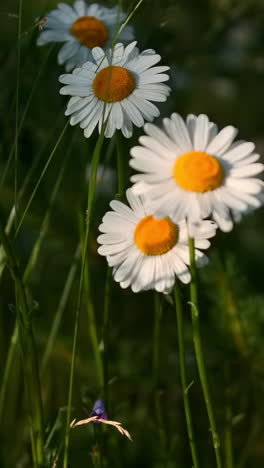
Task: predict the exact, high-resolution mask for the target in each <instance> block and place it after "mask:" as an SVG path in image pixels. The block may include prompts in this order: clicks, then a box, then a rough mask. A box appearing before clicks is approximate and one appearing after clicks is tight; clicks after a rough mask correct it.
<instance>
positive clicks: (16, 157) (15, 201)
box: [14, 0, 23, 222]
mask: <svg viewBox="0 0 264 468" xmlns="http://www.w3.org/2000/svg"><path fill="white" fill-rule="evenodd" d="M22 4H23V2H22V0H19V10H18V26H17V77H16V126H15V145H14V151H15V173H14V185H15V187H14V192H15V193H14V206H15V222H17V212H18V202H17V185H18V180H17V179H18V174H17V173H18V133H19V127H18V126H19V123H18V119H19V86H20V55H21V54H20V52H21V44H20V35H21V16H22Z"/></svg>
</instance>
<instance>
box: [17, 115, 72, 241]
mask: <svg viewBox="0 0 264 468" xmlns="http://www.w3.org/2000/svg"><path fill="white" fill-rule="evenodd" d="M68 125H69V122H67V123H66V125H65V127H64V128H63V130H62V132H61V134H60V136H59V138H58V140H57V141H56V143H55V145H54V148H53V150H52V152H51V153H50V155H49V157H48V160H47V162H46V164H45V166H44V168H43V170H42V172H41V174H40V177H39V179H38V181H37V183H36V186H35V188H34V190H33V192H32V194H31V196H30V198H29V200H28V203H27V206H26V208H25V210H24V212H23V214H22V216H21V219H20V221H19V225H18V227H17V229H16V232H15V236H17V234H18V232H19V230H20V228H21V226H22V224H23V221H24V218H25V216H26V214H27V212H28V209H29V207H30V205H31V203H32V200H33V198H34V197H35V195H36V192H37V190H38V188H39V186H40V183H41V181H42V179H43V177H44V175H45V174H46V171H47V169H48V167H49V165H50V163H51V161H52V159H53V156H54V154H55V153H56V151H57V148H58V146H59V144H60V142H61V140H62V139H63V136H64V134H65V132H66V129H67V127H68Z"/></svg>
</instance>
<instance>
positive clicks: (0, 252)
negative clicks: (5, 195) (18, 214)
mask: <svg viewBox="0 0 264 468" xmlns="http://www.w3.org/2000/svg"><path fill="white" fill-rule="evenodd" d="M45 147H46V145H45ZM45 147H44V149H45ZM44 149H43V148H42V149H41V150H40V151H39V152H38V153H37V155H36V157H35V158H34V161H33V163H32V166H31V167H30V169H29V171H28V172H27V175H26V177H25V179H24V181H23V184H22V186H21V188H20V190H19V192H18V202H20V200H21V199H22V198H23V196H24V194H25V191H26V189H27V187H28V184H29V182H30V180H31V178H32V176H33V174H34V172H35V169H36V168H37V166H38V164H39V162H40V160H41V157H42V155H43V152H44ZM0 188H1V183H0ZM14 222H15V205H13V206H12V208H11V210H10V213H9V217H8V220H7V223H6V226H5V232H6V234H7V235H9V234H10V233H11V231H12V228H13V226H14ZM21 226H22V224H21ZM18 233H19V230H17V234H18ZM4 268H5V257H4V249H3V246H2V245H1V246H0V280H1V277H2V274H3V271H4Z"/></svg>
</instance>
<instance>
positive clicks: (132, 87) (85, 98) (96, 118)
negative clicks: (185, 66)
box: [59, 42, 170, 138]
mask: <svg viewBox="0 0 264 468" xmlns="http://www.w3.org/2000/svg"><path fill="white" fill-rule="evenodd" d="M92 55H93V61H92V62H86V63H85V64H83V66H82V67H81V68H77V69H75V70H74V71H73V73H72V74H66V75H61V76H60V77H59V81H60V82H61V83H64V84H66V86H63V88H61V90H60V93H61V94H67V95H70V96H74V97H72V98H71V99H70V101H69V103H68V106H67V110H66V112H65V115H71V119H70V123H71V125H75V124H80V127H81V128H83V129H84V136H86V137H89V136H90V135H91V134H92V132H93V130H94V128H95V127H96V125H97V124H98V127H99V131H100V130H101V128H102V124H103V122H105V121H107V126H106V129H105V136H106V137H109V138H110V137H112V136H113V134H114V133H115V130H116V129H120V130H122V133H123V135H124V136H125V137H127V138H129V137H131V135H132V132H133V130H132V125H133V124H134V125H136V126H137V127H142V126H143V125H144V119H145V120H148V121H152V120H153V119H154V117H157V116H158V115H159V110H158V108H157V107H156V106H155V105H154V104H152V102H150V101H156V102H160V101H166V98H167V96H168V94H169V93H170V88H169V87H168V86H166V85H165V84H163V83H162V82H163V81H167V80H168V79H169V76H168V75H167V74H166V73H163V72H164V71H167V70H168V69H169V67H165V66H160V67H154V66H153V65H155V64H156V63H157V62H159V61H160V59H161V57H160V55H157V54H156V53H155V51H154V50H152V49H148V50H145V51H144V52H141V53H139V51H138V48H137V47H136V42H132V43H131V44H129V45H128V46H127V47H126V48H124V46H123V44H121V43H120V44H116V45H115V47H114V49H113V50H112V49H110V50H109V51H107V52H104V50H103V49H101V48H100V47H95V48H94V49H93V50H92Z"/></svg>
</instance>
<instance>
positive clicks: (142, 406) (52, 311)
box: [0, 0, 264, 468]
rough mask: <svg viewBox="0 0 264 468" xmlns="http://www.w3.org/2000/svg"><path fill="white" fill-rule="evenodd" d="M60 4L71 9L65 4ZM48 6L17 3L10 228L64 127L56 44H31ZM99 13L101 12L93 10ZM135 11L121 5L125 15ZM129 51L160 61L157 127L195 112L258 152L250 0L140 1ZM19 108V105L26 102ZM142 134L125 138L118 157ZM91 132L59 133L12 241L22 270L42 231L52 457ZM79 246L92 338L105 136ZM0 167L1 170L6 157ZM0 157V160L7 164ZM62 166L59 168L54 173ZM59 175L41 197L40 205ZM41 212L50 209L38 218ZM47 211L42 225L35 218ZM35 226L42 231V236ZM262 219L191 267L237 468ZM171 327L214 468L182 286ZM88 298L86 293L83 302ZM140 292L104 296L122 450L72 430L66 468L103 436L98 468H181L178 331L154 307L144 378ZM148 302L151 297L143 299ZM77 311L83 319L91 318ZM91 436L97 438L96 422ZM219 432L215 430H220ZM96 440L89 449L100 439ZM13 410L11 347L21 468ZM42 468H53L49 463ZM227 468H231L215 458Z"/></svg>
mask: <svg viewBox="0 0 264 468" xmlns="http://www.w3.org/2000/svg"><path fill="white" fill-rule="evenodd" d="M67 3H69V4H71V2H67ZM56 4H57V2H55V1H44V0H42V1H40V0H39V1H38V2H35V1H33V0H24V2H23V9H22V31H23V35H22V38H21V79H20V92H19V117H20V119H21V118H22V117H23V115H24V114H23V113H24V110H25V106H28V109H27V112H26V114H25V118H24V119H23V126H22V128H21V133H20V138H19V153H18V189H21V188H22V187H23V184H25V180H26V181H27V184H26V186H25V189H24V190H23V192H24V193H23V194H22V196H21V197H19V209H18V221H20V219H21V216H22V214H23V212H24V209H25V207H26V205H27V202H28V200H29V198H30V196H31V194H32V191H33V190H34V187H35V185H36V183H37V181H38V179H39V177H40V174H41V172H42V170H43V167H44V166H45V164H46V162H47V160H48V157H49V155H50V153H51V151H52V149H53V147H54V145H55V143H56V141H57V139H58V137H59V135H60V133H61V131H62V129H63V127H64V125H65V123H66V118H65V117H64V115H63V114H64V111H65V107H66V103H67V99H66V98H65V97H63V96H60V95H59V88H60V86H59V83H58V76H59V75H60V74H61V73H63V68H62V67H59V66H58V65H57V61H56V55H57V51H58V49H59V45H55V46H54V47H50V46H45V47H37V46H36V44H35V43H36V37H37V34H38V32H37V31H36V29H34V21H35V19H36V18H37V17H39V16H43V15H45V12H47V11H49V10H50V9H52V8H54V7H55V6H56ZM104 4H105V5H115V4H114V3H113V2H104ZM133 5H134V3H132V2H131V1H124V2H123V8H124V9H125V10H130V9H131V8H132V6H133ZM17 12H18V2H17V1H11V0H10V1H4V2H1V6H0V21H1V28H0V38H1V48H0V69H1V73H0V88H1V93H0V132H1V138H0V152H1V156H0V181H1V182H0V183H1V197H0V216H1V219H2V221H3V222H4V223H6V222H7V219H8V216H9V213H10V210H11V209H12V206H13V203H14V153H13V155H12V157H11V158H10V152H11V151H12V148H13V145H14V137H15V91H16V70H17V18H16V17H15V15H16V14H17ZM131 24H133V25H134V27H135V35H136V39H137V41H138V46H139V48H140V49H141V50H142V49H144V48H154V49H155V50H156V51H157V52H158V53H159V54H160V55H161V57H162V63H163V64H165V65H169V66H170V67H171V70H170V76H171V79H170V85H171V87H172V89H173V92H172V95H171V97H170V98H169V99H168V101H167V102H166V103H164V104H163V105H162V106H160V110H161V117H164V116H168V115H170V113H172V112H174V111H177V112H179V113H181V114H182V115H183V116H186V115H187V114H188V113H207V114H208V115H209V117H210V119H211V120H213V121H215V122H217V123H218V124H219V126H220V127H222V126H225V125H228V124H232V125H234V126H236V127H238V129H239V138H243V139H246V140H250V141H254V142H255V143H256V147H257V152H259V153H260V154H263V153H264V106H263V95H264V94H263V84H264V2H263V0H240V1H236V0H211V1H209V0H188V1H186V0H179V1H175V0H173V1H169V0H144V1H143V3H142V5H141V6H140V8H139V9H138V10H137V12H136V14H135V16H134V17H133V19H132V22H131ZM29 100H30V101H29ZM141 133H142V130H139V129H136V130H135V133H134V136H133V138H132V139H131V140H128V141H126V142H124V157H125V158H127V160H128V159H129V148H130V147H132V146H133V145H134V144H135V143H136V142H137V139H138V136H139V135H140V134H141ZM96 138H97V135H96V134H95V135H93V136H92V138H90V139H89V140H86V139H85V138H84V137H83V133H82V130H81V129H80V128H79V127H76V128H75V127H70V128H67V130H66V133H65V135H64V137H63V140H62V142H61V143H60V145H59V147H58V150H57V151H56V153H55V155H54V158H53V159H52V161H51V163H50V165H49V167H48V169H47V172H46V174H45V176H44V178H43V180H42V181H41V183H40V185H39V188H38V190H37V193H36V196H35V197H34V200H33V203H32V204H31V206H30V208H29V210H28V212H27V214H26V216H25V219H24V222H23V225H22V228H21V230H20V232H19V235H18V236H16V238H15V239H14V228H13V229H12V230H11V233H10V238H11V239H13V242H14V246H15V248H16V252H17V255H18V258H19V261H20V264H21V268H22V269H25V268H26V265H27V262H28V260H29V257H30V254H31V252H32V249H33V247H34V245H35V242H36V241H37V239H38V238H39V235H40V233H43V232H44V234H45V235H44V237H43V240H42V244H41V247H40V251H39V254H38V259H37V263H36V265H34V268H33V269H32V271H31V273H30V275H28V278H27V286H28V288H29V290H30V295H31V298H32V304H33V306H34V307H33V314H34V315H33V323H34V331H35V335H36V341H37V349H38V356H39V361H40V363H41V362H42V367H41V386H42V396H43V402H44V416H45V427H46V440H47V446H48V451H49V453H50V457H51V458H50V459H51V460H52V456H53V453H55V452H56V449H57V448H58V447H59V445H60V441H61V440H62V437H63V426H62V424H63V422H64V418H65V411H64V408H65V406H66V404H67V394H68V379H69V369H70V359H71V348H72V336H73V327H74V317H75V308H76V301H77V292H78V284H79V273H80V270H79V262H78V261H77V263H76V262H74V255H75V252H76V249H77V246H78V243H79V238H80V233H82V232H83V225H84V218H85V203H86V194H87V180H88V174H87V171H88V169H87V167H88V165H89V161H90V159H91V154H92V151H93V148H94V144H95V142H96ZM103 160H104V161H103V163H104V169H103V170H102V173H101V178H100V181H99V182H100V183H98V191H97V198H96V209H95V211H94V216H93V226H92V238H91V241H90V245H89V256H90V265H91V266H90V268H91V291H90V300H92V302H93V307H94V312H95V316H96V322H97V327H98V336H99V340H100V339H101V337H102V322H103V310H104V302H105V280H106V275H107V266H106V262H105V259H104V258H102V257H99V255H98V254H97V252H96V250H97V245H96V237H97V235H98V225H99V223H100V220H101V218H102V216H103V214H104V212H105V211H106V210H107V207H108V204H109V201H110V200H111V199H112V198H113V197H115V195H116V193H117V184H116V171H115V168H116V148H115V140H114V139H113V140H112V141H110V140H109V141H108V140H107V141H106V142H105V143H104V151H103ZM8 161H9V162H10V163H8ZM7 163H8V166H7ZM62 171H63V172H62ZM59 177H61V184H60V186H59V187H58V191H57V194H56V198H55V201H54V202H53V203H52V206H50V203H51V202H50V199H51V196H52V192H53V189H54V186H55V184H56V181H57V180H58V178H59ZM49 207H50V208H49ZM48 209H49V216H48V219H46V225H45V226H46V227H45V228H44V227H43V224H42V223H43V219H44V217H45V215H46V214H47V210H48ZM46 228H47V229H46ZM263 236H264V222H263V209H260V210H258V211H256V212H255V213H253V214H251V215H250V216H248V217H246V218H245V219H244V220H243V221H242V222H241V224H239V225H237V226H236V227H235V228H234V230H233V231H232V233H230V234H221V233H219V234H218V236H217V238H216V239H214V240H213V246H212V248H211V250H210V251H209V257H210V259H211V263H210V265H209V266H208V267H206V268H205V269H204V270H203V271H202V272H201V281H200V286H201V287H200V296H201V297H200V301H201V316H202V335H203V342H204V348H205V354H206V359H207V367H208V372H209V380H210V384H211V387H212V394H213V401H214V407H215V409H216V417H217V423H218V427H219V433H220V437H221V441H222V452H223V459H224V460H225V454H226V453H227V450H228V440H230V439H228V434H230V431H231V432H232V435H233V453H234V464H233V466H234V467H236V468H262V467H263V465H264V440H263V432H264V431H263V420H264V340H263V336H264V294H263V276H264V257H263ZM70 269H72V271H73V273H75V277H74V279H73V281H72V285H71V286H72V287H71V290H70V294H69V295H68V298H67V303H66V305H65V308H64V310H63V316H62V319H61V322H60V324H59V328H58V334H57V336H56V340H55V344H54V347H53V349H52V354H51V356H50V357H49V359H48V360H46V361H44V364H43V359H46V357H45V350H46V349H47V342H48V337H49V334H50V330H51V327H52V325H53V324H54V317H55V315H56V312H57V309H58V304H59V302H60V300H61V295H62V291H63V288H64V286H65V281H66V278H67V275H68V273H69V271H70ZM0 288H1V294H0V385H1V381H2V379H3V377H1V376H3V375H4V369H5V367H6V362H7V361H6V360H7V356H8V349H9V345H10V340H11V337H12V334H13V330H14V325H15V313H14V303H15V298H14V286H13V281H12V278H11V277H10V275H9V273H8V271H7V269H5V270H4V272H3V275H2V277H1V284H0ZM182 294H183V298H184V300H185V304H186V306H185V310H184V312H185V331H186V348H187V350H188V352H187V366H188V378H189V380H190V382H191V381H192V380H194V383H193V385H192V387H191V389H190V391H189V395H190V398H191V405H192V410H193V414H194V427H195V434H196V440H197V446H198V451H199V455H200V459H201V466H202V467H203V468H212V467H213V466H214V453H213V449H212V444H211V434H210V432H209V423H208V420H207V416H206V410H205V406H204V402H203V397H202V393H201V388H200V384H199V379H198V375H197V370H196V364H195V357H194V351H193V345H192V334H191V321H190V307H189V305H188V304H187V301H188V300H189V298H188V288H182ZM86 297H87V296H86ZM154 300H155V298H154V295H153V293H152V292H148V293H140V294H138V295H135V294H133V293H132V292H130V291H129V290H127V291H123V290H121V288H119V286H118V285H116V284H111V286H110V310H109V326H108V330H107V336H108V350H107V363H108V400H107V412H108V415H109V417H110V418H111V419H115V420H117V421H121V422H122V423H123V424H124V426H125V428H127V429H128V430H129V432H130V433H131V435H132V438H133V443H130V442H129V441H128V440H126V439H123V438H122V437H121V435H119V434H118V433H117V431H116V430H115V429H114V428H113V429H111V428H107V430H105V431H104V430H102V431H101V430H99V429H100V428H99V429H98V431H97V430H94V426H93V425H91V426H90V427H89V426H88V427H82V428H76V429H75V430H74V431H72V437H71V450H70V466H71V467H86V466H87V467H89V466H93V464H92V457H91V453H93V452H94V451H95V450H96V443H97V442H98V441H101V440H102V439H104V447H105V448H104V450H105V452H104V453H105V454H106V460H107V463H108V465H106V466H109V467H113V468H118V467H127V468H128V467H144V468H146V467H152V468H159V467H168V468H169V467H170V468H172V467H178V468H183V467H186V468H187V467H191V458H190V453H189V445H188V439H187V434H186V426H185V417H184V412H183V401H182V394H181V385H180V375H179V364H178V347H177V328H176V317H175V311H174V306H173V303H172V300H171V298H170V297H169V298H160V300H161V303H162V318H161V333H160V361H159V373H158V378H155V375H153V333H154V332H153V329H154V302H155V301H154ZM156 300H157V299H156ZM88 305H89V304H88V302H87V300H85V301H84V302H83V307H82V312H81V326H80V335H79V340H78V357H77V363H76V379H75V385H74V399H73V403H74V411H73V414H74V416H76V417H77V418H85V417H88V416H87V415H89V412H90V411H91V409H92V406H93V403H94V401H95V400H96V399H97V398H98V397H99V396H101V393H100V389H99V385H98V379H97V372H96V366H95V361H94V357H93V352H92V346H91V336H90V328H91V327H90V325H91V322H90V318H89V317H90V316H89V314H88ZM89 310H90V309H89ZM96 429H97V428H96ZM228 431H229V432H228ZM99 446H100V445H99ZM30 466H32V465H31V460H30V440H29V435H28V429H27V406H26V404H25V398H24V385H23V374H22V367H21V359H20V354H19V349H16V350H15V352H14V359H13V362H12V367H11V373H10V378H9V381H8V385H7V391H6V394H5V396H4V400H3V401H2V414H1V425H0V467H1V468H2V467H3V468H9V467H10V468H11V467H19V468H23V467H30ZM49 466H53V465H52V462H51V464H50V465H49ZM223 466H224V467H226V468H232V467H231V466H227V465H225V462H224V464H223Z"/></svg>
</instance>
